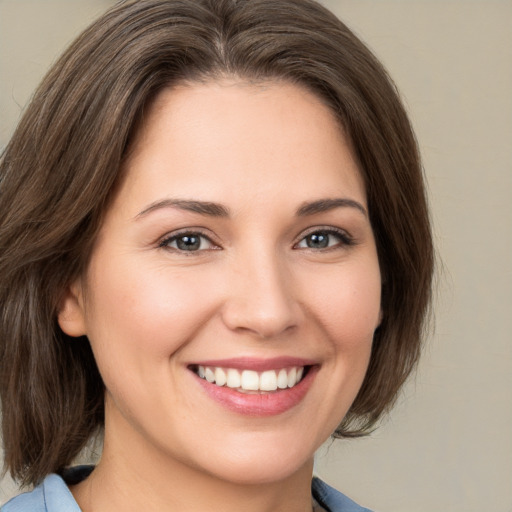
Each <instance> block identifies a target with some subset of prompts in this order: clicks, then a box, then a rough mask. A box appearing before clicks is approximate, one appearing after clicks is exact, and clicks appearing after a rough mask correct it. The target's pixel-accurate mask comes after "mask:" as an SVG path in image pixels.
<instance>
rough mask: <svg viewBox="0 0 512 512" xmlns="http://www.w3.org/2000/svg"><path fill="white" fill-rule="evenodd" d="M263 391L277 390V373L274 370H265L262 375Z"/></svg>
mask: <svg viewBox="0 0 512 512" xmlns="http://www.w3.org/2000/svg"><path fill="white" fill-rule="evenodd" d="M260 389H261V390H262V391H275V390H276V389H277V375H276V372H275V371H274V370H268V371H266V372H263V373H262V374H261V377H260Z"/></svg>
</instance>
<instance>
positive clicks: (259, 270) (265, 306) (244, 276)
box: [222, 254, 302, 339]
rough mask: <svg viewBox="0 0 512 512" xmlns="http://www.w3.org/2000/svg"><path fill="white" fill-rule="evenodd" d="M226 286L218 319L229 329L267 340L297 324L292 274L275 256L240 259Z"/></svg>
mask: <svg viewBox="0 0 512 512" xmlns="http://www.w3.org/2000/svg"><path fill="white" fill-rule="evenodd" d="M227 287H228V290H227V299H226V301H225V303H224V307H223V311H222V316H223V321H224V323H225V325H226V326H227V327H228V328H229V329H231V330H233V331H237V332H246V333H250V334H252V335H253V336H256V337H258V338H265V339H269V338H274V337H278V336H280V335H282V334H284V333H285V332H287V331H292V330H293V329H294V328H296V327H297V326H298V325H299V324H300V321H301V315H302V312H301V307H300V304H299V302H298V301H297V298H296V297H295V293H294V292H295V291H294V286H293V277H292V273H291V271H290V269H289V268H287V265H286V263H283V262H282V261H280V260H279V257H278V256H276V255H275V254H273V255H263V256H260V257H255V255H252V257H248V258H241V261H240V262H239V263H238V264H237V265H234V266H233V267H232V272H230V276H229V282H228V283H227Z"/></svg>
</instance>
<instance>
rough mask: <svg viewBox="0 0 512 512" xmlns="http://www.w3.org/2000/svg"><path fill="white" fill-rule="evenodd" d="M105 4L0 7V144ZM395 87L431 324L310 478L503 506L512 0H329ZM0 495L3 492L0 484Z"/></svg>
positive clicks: (510, 447) (470, 511) (462, 504)
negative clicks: (366, 418)
mask: <svg viewBox="0 0 512 512" xmlns="http://www.w3.org/2000/svg"><path fill="white" fill-rule="evenodd" d="M112 3H113V2H111V1H108V0H67V1H66V0H60V1H59V0H0V147H4V146H5V144H6V143H7V140H8V139H9V136H10V133H11V132H12V130H13V127H14V126H15V124H16V122H17V120H18V119H19V116H20V113H21V111H22V110H23V107H24V106H25V105H26V103H27V101H28V99H29V98H30V95H31V92H32V91H33V89H34V87H35V86H36V84H37V83H38V81H39V80H40V78H41V77H42V75H43V73H44V72H45V71H46V69H47V68H48V66H49V64H50V63H51V62H52V61H53V60H54V59H55V58H56V56H57V55H59V54H60V52H61V51H62V50H63V48H64V47H65V46H66V45H67V44H68V43H69V42H70V41H71V40H72V39H73V38H74V36H75V35H76V34H77V32H78V31H80V30H81V29H82V28H83V27H84V26H85V25H86V24H88V23H89V22H90V21H91V20H92V19H93V18H94V17H95V16H96V15H97V14H99V13H101V12H102V11H103V10H104V9H105V8H106V7H107V6H108V5H110V4H112ZM324 3H325V4H326V5H327V6H329V7H330V8H331V9H332V10H334V11H335V12H336V13H337V14H338V15H339V16H340V17H341V18H342V19H343V20H344V21H346V23H347V24H348V25H349V26H350V27H352V28H353V29H354V30H355V31H356V33H358V34H359V35H360V36H361V37H362V38H363V39H364V40H365V41H366V42H367V43H368V44H369V45H370V47H371V48H373V49H374V51H375V52H376V53H377V55H378V56H379V57H380V58H381V59H382V60H383V62H384V63H385V65H386V66H387V67H388V69H389V71H390V73H391V75H392V76H393V77H394V78H395V80H396V82H397V84H398V85H399V88H400V90H401V91H402V93H403V96H404V98H405V101H406V104H407V106H408V109H409V111H410V114H411V117H412V119H413V122H414V124H415V127H416V131H417V135H418V139H419V141H420V145H421V148H422V152H423V157H424V163H425V168H426V172H427V176H428V182H429V188H430V193H431V204H432V208H433V219H434V223H435V230H436V243H437V247H438V251H439V256H440V259H441V261H442V263H441V264H440V269H439V273H438V274H439V275H438V286H437V294H436V305H435V314H436V329H435V333H434V334H433V335H432V336H431V337H430V339H429V342H428V346H427V349H426V352H425V356H424V358H423V360H422V363H421V365H420V368H419V371H418V374H417V376H416V378H415V379H413V380H411V381H410V382H409V384H408V385H407V387H406V389H405V390H404V392H403V394H402V396H401V398H400V400H399V403H398V405H397V407H396V408H395V410H394V411H393V413H392V415H391V416H390V418H388V419H387V420H386V421H385V422H384V424H383V425H382V427H381V428H380V429H379V430H378V431H377V432H375V433H374V434H373V435H372V436H371V437H370V438H368V439H364V440H356V441H342V442H336V443H334V444H333V445H332V446H330V443H328V445H329V446H326V447H325V448H323V449H322V450H320V453H319V455H318V457H317V472H318V473H319V474H320V475H321V476H322V477H323V478H324V479H326V480H327V481H328V482H329V483H331V484H333V485H335V486H336V487H338V488H339V489H341V490H343V491H344V492H345V493H347V494H348V495H350V496H352V497H353V498H354V499H356V500H357V501H360V502H361V503H364V504H365V505H367V506H368V507H371V508H374V509H375V510H378V511H381V512H432V511H441V510H442V511H449V512H477V511H478V512H481V511H492V512H511V511H512V485H511V482H512V442H511V425H512V391H511V390H512V350H511V347H512V313H511V311H512V308H511V305H512V207H511V203H512V200H511V198H512V96H511V91H512V2H511V1H506V0H503V1H488V0H480V1H479V0H444V1H442V0H371V1H370V0H330V1H328V0H325V1H324ZM0 486H1V490H0V503H2V502H3V501H5V500H6V499H7V498H8V497H9V496H11V495H12V494H13V492H14V487H13V485H12V483H11V482H10V481H9V480H8V479H7V478H5V479H4V480H3V481H1V483H0Z"/></svg>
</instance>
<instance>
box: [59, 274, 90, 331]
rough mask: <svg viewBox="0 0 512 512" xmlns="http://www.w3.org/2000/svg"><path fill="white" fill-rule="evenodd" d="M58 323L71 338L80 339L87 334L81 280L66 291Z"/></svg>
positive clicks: (61, 303) (60, 305) (60, 306)
mask: <svg viewBox="0 0 512 512" xmlns="http://www.w3.org/2000/svg"><path fill="white" fill-rule="evenodd" d="M57 321H58V322H59V326H60V328H61V329H62V330H63V331H64V333H66V334H67V335H69V336H75V337H78V336H83V335H85V334H87V332H86V327H85V311H84V303H83V293H82V285H81V282H80V280H79V279H78V280H76V281H75V282H73V283H72V284H71V285H69V286H68V288H67V289H66V290H65V291H64V294H63V296H62V299H61V302H60V304H59V310H58V312H57Z"/></svg>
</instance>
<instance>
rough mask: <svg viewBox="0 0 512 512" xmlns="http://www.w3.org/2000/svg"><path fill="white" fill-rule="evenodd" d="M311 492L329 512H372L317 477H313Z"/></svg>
mask: <svg viewBox="0 0 512 512" xmlns="http://www.w3.org/2000/svg"><path fill="white" fill-rule="evenodd" d="M311 490H312V493H313V497H314V498H315V500H316V501H317V502H318V503H319V504H320V505H322V507H324V508H325V510H327V511H329V512H371V510H370V509H367V508H364V507H361V506H360V505H358V504H357V503H356V502H355V501H352V500H351V499H350V498H347V496H345V495H344V494H342V493H341V492H339V491H337V490H336V489H334V488H333V487H331V486H330V485H327V484H326V483H325V482H323V481H322V480H320V479H319V478H317V477H313V481H312V484H311Z"/></svg>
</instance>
